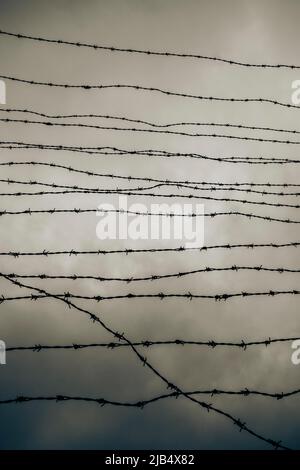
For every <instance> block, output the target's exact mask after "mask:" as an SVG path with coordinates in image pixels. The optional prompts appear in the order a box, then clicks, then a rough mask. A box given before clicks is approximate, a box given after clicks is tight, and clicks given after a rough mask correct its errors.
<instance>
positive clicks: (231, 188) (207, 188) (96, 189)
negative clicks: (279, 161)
mask: <svg viewBox="0 0 300 470" xmlns="http://www.w3.org/2000/svg"><path fill="white" fill-rule="evenodd" d="M0 165H1V163H0ZM109 177H110V175H109ZM124 179H125V177H124ZM138 179H139V178H138ZM128 180H129V181H130V180H134V178H130V177H128ZM145 180H146V178H145ZM0 183H7V184H13V185H14V184H20V185H29V186H43V187H51V188H63V189H70V190H78V191H81V192H82V191H83V192H84V191H85V192H95V193H101V192H103V191H104V192H105V191H108V190H109V191H115V192H118V191H146V190H148V189H157V188H161V187H175V188H177V189H182V188H185V189H192V190H194V191H206V192H207V191H221V192H223V191H232V192H233V191H238V192H245V193H248V194H252V193H253V194H260V195H263V196H280V197H282V196H300V192H299V193H298V192H297V193H286V192H283V191H281V192H275V191H273V192H271V191H266V190H263V191H257V190H255V189H252V188H240V187H235V186H234V185H233V186H232V185H231V184H229V183H228V185H226V186H225V184H224V183H222V186H211V185H209V183H205V185H204V187H199V186H198V185H196V186H195V185H193V183H192V182H191V183H189V182H183V183H176V182H171V181H167V180H166V181H165V182H163V183H156V184H155V185H152V186H146V187H145V186H144V187H141V186H138V187H135V188H132V187H131V188H119V187H116V188H109V189H107V188H100V187H94V188H91V187H86V186H78V185H65V184H64V185H62V184H57V183H45V182H41V181H36V180H30V181H24V180H22V181H20V180H15V179H11V178H6V179H0ZM200 184H202V183H200ZM227 186H228V187H227ZM50 194H51V193H50ZM141 195H143V193H141ZM179 196H180V194H179ZM185 197H186V196H185Z"/></svg>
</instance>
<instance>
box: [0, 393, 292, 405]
mask: <svg viewBox="0 0 300 470" xmlns="http://www.w3.org/2000/svg"><path fill="white" fill-rule="evenodd" d="M299 393H300V389H295V390H292V391H290V392H275V393H270V392H264V391H260V390H249V389H248V388H245V389H242V390H223V389H217V388H214V389H211V390H193V391H191V392H190V391H187V392H182V393H180V392H170V393H165V394H161V395H158V396H155V397H153V398H150V399H148V400H139V401H133V402H130V401H116V400H107V399H105V398H100V397H99V398H92V397H84V396H77V395H75V396H74V395H73V396H71V395H60V394H59V395H50V396H36V397H34V396H24V395H20V396H18V397H16V398H8V399H4V400H0V405H10V404H20V403H29V402H34V401H55V402H57V403H58V402H67V401H69V402H70V401H77V402H78V401H81V402H88V403H96V404H97V405H101V406H102V407H103V406H105V405H110V406H119V407H127V408H141V409H142V408H144V407H145V406H147V405H150V404H151V403H155V402H158V401H161V400H165V399H169V398H179V397H180V396H185V395H188V396H197V395H210V396H211V397H214V396H216V395H231V396H242V397H248V396H262V397H266V398H275V399H276V400H282V399H284V398H288V397H291V396H295V395H298V394H299Z"/></svg>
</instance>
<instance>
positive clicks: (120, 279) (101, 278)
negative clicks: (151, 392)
mask: <svg viewBox="0 0 300 470" xmlns="http://www.w3.org/2000/svg"><path fill="white" fill-rule="evenodd" d="M220 271H233V272H239V271H262V272H274V273H279V274H283V273H300V268H296V269H291V268H270V267H266V266H262V265H260V266H237V265H233V266H227V267H219V268H218V267H211V266H206V267H205V268H199V269H191V270H189V271H179V272H176V273H168V274H150V275H149V276H139V277H135V276H131V277H117V276H116V277H106V276H94V275H90V274H87V275H82V274H71V275H64V274H60V275H59V274H45V273H42V274H16V273H11V274H6V275H7V277H12V278H16V279H17V278H18V279H69V280H71V281H77V280H79V279H91V280H95V281H100V282H108V281H118V282H126V283H127V284H129V283H131V282H139V281H158V280H161V279H170V278H181V277H184V276H189V275H191V274H200V273H211V272H220Z"/></svg>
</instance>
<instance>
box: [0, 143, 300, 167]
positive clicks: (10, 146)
mask: <svg viewBox="0 0 300 470" xmlns="http://www.w3.org/2000/svg"><path fill="white" fill-rule="evenodd" d="M0 148H2V149H5V150H16V149H17V150H22V149H23V150H24V149H25V150H26V149H30V150H54V151H63V152H66V151H68V152H72V153H80V154H82V155H84V156H87V155H89V156H90V155H92V156H97V155H104V156H108V155H110V156H123V157H128V156H144V157H159V158H179V157H183V158H194V159H199V160H209V161H214V162H225V163H236V164H239V163H243V164H251V165H268V164H274V165H275V164H276V165H277V164H278V165H283V164H291V163H292V164H298V163H300V160H297V159H290V158H285V157H279V158H277V157H244V156H231V157H230V156H229V157H228V156H220V157H215V156H208V155H202V154H198V153H184V152H170V151H165V150H153V149H149V150H125V149H119V148H116V147H82V146H80V147H76V146H70V145H69V146H66V145H49V144H31V143H23V142H7V141H0Z"/></svg>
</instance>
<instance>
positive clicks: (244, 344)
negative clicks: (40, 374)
mask: <svg viewBox="0 0 300 470" xmlns="http://www.w3.org/2000/svg"><path fill="white" fill-rule="evenodd" d="M297 340H300V337H299V336H298V337H290V338H274V339H271V338H268V339H265V340H256V341H255V340H254V341H244V340H241V341H238V342H229V341H217V340H209V341H197V340H184V339H170V340H149V339H147V340H143V341H136V342H132V344H133V345H134V346H143V347H145V348H150V347H152V346H176V345H177V346H206V347H209V348H212V349H214V348H216V347H233V348H239V349H242V350H244V351H246V349H247V348H248V347H252V346H265V347H268V346H269V345H270V344H276V343H288V342H293V341H297ZM128 346H129V345H128V344H127V343H121V342H109V343H88V344H87V343H84V344H83V343H72V344H64V345H62V344H58V345H49V344H48V345H45V344H40V343H38V344H35V345H33V346H11V347H7V348H6V352H14V351H32V352H40V351H43V350H52V349H53V350H55V349H66V350H68V349H71V350H74V351H77V350H80V349H88V348H107V349H117V348H122V347H128Z"/></svg>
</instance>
